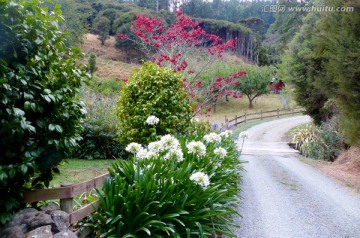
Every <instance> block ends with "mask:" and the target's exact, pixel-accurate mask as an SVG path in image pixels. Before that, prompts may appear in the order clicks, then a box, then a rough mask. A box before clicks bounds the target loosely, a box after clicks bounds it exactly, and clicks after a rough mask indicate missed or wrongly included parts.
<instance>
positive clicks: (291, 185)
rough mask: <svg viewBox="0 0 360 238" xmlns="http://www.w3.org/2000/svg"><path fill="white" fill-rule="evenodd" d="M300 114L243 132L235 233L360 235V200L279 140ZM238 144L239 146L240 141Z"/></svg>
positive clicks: (306, 237)
mask: <svg viewBox="0 0 360 238" xmlns="http://www.w3.org/2000/svg"><path fill="white" fill-rule="evenodd" d="M308 121H310V119H309V117H307V116H299V117H293V118H286V119H281V120H277V121H272V122H268V123H264V124H260V125H258V126H255V127H252V128H251V129H249V130H248V132H249V138H248V139H247V140H246V142H245V144H244V148H243V152H242V155H241V157H240V159H241V160H244V161H248V162H247V163H245V164H244V167H245V170H246V171H245V172H244V173H243V184H242V193H241V196H242V200H243V203H242V205H241V207H240V208H239V213H240V214H241V215H242V218H241V217H236V218H235V222H236V224H238V225H239V226H240V228H239V229H237V230H236V235H237V237H245V238H248V237H249V238H250V237H253V238H318V237H319V238H320V237H321V238H330V237H334V238H345V237H346V238H360V198H359V196H357V195H355V194H353V193H351V192H350V191H348V190H347V189H346V188H344V187H342V186H340V185H338V184H337V183H335V182H334V181H333V180H331V179H329V178H328V177H326V176H324V175H323V174H321V173H319V172H317V171H316V170H314V169H313V168H311V167H309V166H308V165H306V164H303V163H301V162H300V161H299V160H298V159H297V158H298V157H299V156H300V155H299V154H298V153H297V152H296V151H295V150H292V149H291V148H289V147H288V146H287V144H286V142H282V141H281V137H282V135H283V134H284V133H285V132H286V131H288V130H289V129H291V128H292V127H294V126H296V125H299V124H302V123H306V122H308ZM239 144H241V143H240V142H239Z"/></svg>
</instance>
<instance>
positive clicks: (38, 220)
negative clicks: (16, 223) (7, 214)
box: [23, 212, 54, 230]
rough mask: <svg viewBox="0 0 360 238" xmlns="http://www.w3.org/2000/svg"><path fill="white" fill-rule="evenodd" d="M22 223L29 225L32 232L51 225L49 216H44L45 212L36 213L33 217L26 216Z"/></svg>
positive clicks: (51, 221)
mask: <svg viewBox="0 0 360 238" xmlns="http://www.w3.org/2000/svg"><path fill="white" fill-rule="evenodd" d="M23 222H24V223H26V224H28V225H29V229H30V230H33V229H36V228H38V227H40V226H47V225H51V224H53V223H54V222H53V220H52V219H51V216H50V215H48V214H46V213H45V212H37V213H34V215H31V216H27V217H26V219H24V220H23Z"/></svg>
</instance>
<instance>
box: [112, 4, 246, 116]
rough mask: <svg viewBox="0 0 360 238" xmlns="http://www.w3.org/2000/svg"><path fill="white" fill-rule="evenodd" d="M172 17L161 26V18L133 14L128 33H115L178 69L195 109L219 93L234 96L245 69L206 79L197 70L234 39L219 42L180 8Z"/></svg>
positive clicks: (210, 63) (208, 65)
mask: <svg viewBox="0 0 360 238" xmlns="http://www.w3.org/2000/svg"><path fill="white" fill-rule="evenodd" d="M176 18H177V21H176V23H174V24H172V25H170V26H169V27H168V28H165V26H164V23H163V20H162V19H156V18H148V17H146V16H143V15H140V14H137V15H136V19H135V20H134V21H133V22H132V24H131V27H130V32H131V33H132V35H124V34H118V37H119V38H120V39H121V40H124V41H125V40H131V41H134V42H136V44H137V45H138V47H139V48H140V50H141V51H142V52H143V53H144V54H145V55H146V57H148V59H151V61H153V62H155V63H157V64H158V65H159V66H166V67H170V68H172V69H173V71H174V72H180V73H182V77H183V81H184V87H185V89H186V91H187V92H188V95H189V97H190V99H191V100H192V101H194V102H195V113H199V112H201V111H202V109H204V108H206V106H207V105H209V103H210V102H216V100H217V98H219V97H220V96H221V95H227V96H231V95H233V96H235V97H236V94H235V92H234V91H233V90H232V89H233V86H234V85H235V84H238V83H239V78H240V77H241V76H243V75H244V74H246V72H245V71H239V72H237V73H234V74H232V75H230V76H228V77H220V78H214V79H212V80H210V81H209V80H206V81H203V80H201V74H202V73H203V72H205V71H206V70H209V69H210V68H211V67H213V66H214V65H216V64H215V63H216V62H217V61H219V60H221V58H222V57H223V53H224V52H225V51H231V50H232V49H233V48H234V46H235V43H236V40H237V39H232V40H230V41H228V42H225V43H222V39H221V38H220V37H219V36H216V35H213V34H209V33H207V32H205V31H204V30H203V29H201V27H200V24H201V22H200V21H197V22H196V21H193V20H192V19H191V18H190V17H189V16H187V15H185V14H183V13H182V11H181V10H179V11H177V12H176ZM207 111H210V108H207Z"/></svg>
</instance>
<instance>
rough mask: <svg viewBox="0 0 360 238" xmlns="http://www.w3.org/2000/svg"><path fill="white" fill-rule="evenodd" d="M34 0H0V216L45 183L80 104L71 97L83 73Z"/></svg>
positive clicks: (75, 125) (75, 130)
mask: <svg viewBox="0 0 360 238" xmlns="http://www.w3.org/2000/svg"><path fill="white" fill-rule="evenodd" d="M41 6H42V2H40V1H38V0H32V1H26V0H8V1H0V22H1V24H0V32H1V34H0V41H1V44H0V121H1V127H0V148H1V149H0V150H1V153H0V194H1V196H2V198H1V199H0V223H5V222H7V221H8V220H10V218H11V214H12V213H13V212H14V211H15V210H17V209H18V208H19V207H20V202H21V200H22V194H23V192H24V190H25V189H27V188H39V187H43V186H44V185H45V186H48V185H49V181H50V180H51V179H52V172H56V171H57V168H56V166H57V165H58V164H59V163H60V161H61V160H62V159H63V158H66V157H67V156H68V155H69V153H70V152H71V149H72V148H73V147H75V146H76V145H77V141H78V140H80V139H81V137H80V136H79V130H80V129H81V121H82V120H83V119H84V117H85V113H86V110H85V109H84V107H83V103H82V102H81V101H80V99H79V97H78V92H79V87H80V86H81V85H82V82H83V81H84V80H85V79H86V78H87V75H86V74H85V72H84V71H82V70H80V69H79V68H78V67H77V66H76V59H77V58H78V56H80V50H79V49H72V50H69V49H67V48H66V47H65V45H64V38H63V33H62V32H60V31H59V28H58V22H59V21H61V19H62V17H61V11H60V6H58V5H56V6H55V7H54V10H53V12H52V13H48V11H47V9H46V8H42V7H41Z"/></svg>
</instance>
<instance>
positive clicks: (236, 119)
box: [235, 115, 237, 124]
mask: <svg viewBox="0 0 360 238" xmlns="http://www.w3.org/2000/svg"><path fill="white" fill-rule="evenodd" d="M235 124H237V115H235Z"/></svg>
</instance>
